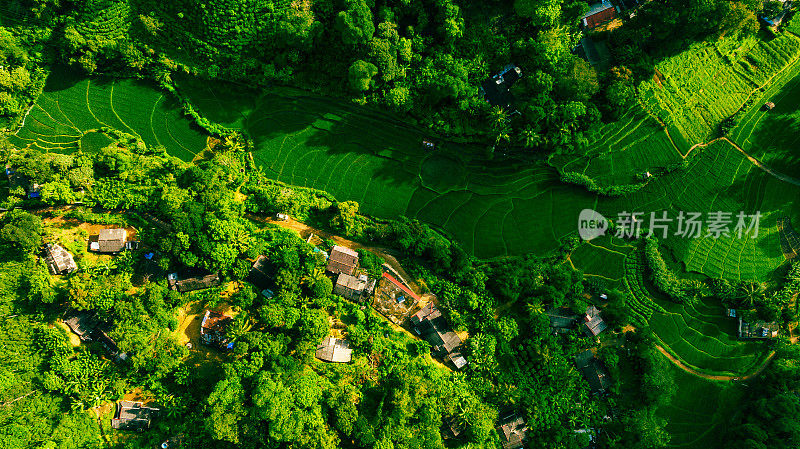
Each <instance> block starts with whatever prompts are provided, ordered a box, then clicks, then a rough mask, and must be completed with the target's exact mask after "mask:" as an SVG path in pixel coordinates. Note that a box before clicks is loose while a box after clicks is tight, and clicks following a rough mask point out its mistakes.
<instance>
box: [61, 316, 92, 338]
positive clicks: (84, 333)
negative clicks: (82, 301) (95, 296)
mask: <svg viewBox="0 0 800 449" xmlns="http://www.w3.org/2000/svg"><path fill="white" fill-rule="evenodd" d="M63 321H64V324H66V325H67V327H69V329H70V330H71V331H72V333H74V334H75V335H77V336H78V337H79V338H80V339H81V341H84V342H85V341H92V340H94V338H93V337H92V334H93V333H94V330H95V329H96V328H97V324H98V320H97V317H96V316H95V314H94V312H89V311H86V310H80V311H79V310H72V311H69V312H67V313H66V314H65V315H64V319H63Z"/></svg>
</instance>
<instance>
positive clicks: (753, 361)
mask: <svg viewBox="0 0 800 449" xmlns="http://www.w3.org/2000/svg"><path fill="white" fill-rule="evenodd" d="M654 300H655V302H656V303H658V304H659V305H660V306H661V307H662V308H663V309H664V310H665V313H661V312H656V313H654V314H653V316H652V317H651V319H650V327H651V328H652V329H653V332H654V333H655V334H656V336H657V337H658V340H659V341H660V343H661V345H662V346H663V347H664V349H666V350H667V351H668V352H670V353H672V355H673V356H675V357H677V358H678V359H680V360H681V361H682V362H683V363H684V364H685V365H687V366H689V367H691V368H694V369H695V370H697V371H700V372H703V373H706V374H712V375H732V376H741V375H745V374H747V373H749V372H751V371H754V370H755V369H756V368H757V367H758V365H759V364H760V362H762V361H763V358H764V357H765V356H766V352H765V348H764V345H763V344H761V343H760V342H757V341H740V340H738V337H737V328H738V323H739V321H738V320H737V319H735V318H730V317H727V316H725V308H724V307H723V306H722V304H721V303H720V301H719V300H717V299H714V298H704V299H702V300H698V301H695V302H694V303H693V304H688V305H679V304H675V303H673V302H670V301H666V300H660V299H658V298H654Z"/></svg>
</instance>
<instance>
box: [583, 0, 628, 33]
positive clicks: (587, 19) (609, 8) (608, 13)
mask: <svg viewBox="0 0 800 449" xmlns="http://www.w3.org/2000/svg"><path fill="white" fill-rule="evenodd" d="M617 13H619V8H617V7H616V6H614V5H612V4H611V2H609V1H608V0H603V1H601V2H600V3H595V4H593V5H590V6H589V11H588V12H587V13H586V14H584V16H583V18H582V19H581V23H582V24H583V26H584V27H585V28H586V29H589V30H593V29H595V28H597V27H599V26H600V25H602V24H604V23H607V22H610V21H612V20H614V19H616V18H617Z"/></svg>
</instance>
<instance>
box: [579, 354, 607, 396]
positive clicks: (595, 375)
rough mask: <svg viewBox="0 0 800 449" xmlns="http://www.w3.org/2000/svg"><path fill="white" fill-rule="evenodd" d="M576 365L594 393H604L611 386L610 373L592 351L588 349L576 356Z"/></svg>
mask: <svg viewBox="0 0 800 449" xmlns="http://www.w3.org/2000/svg"><path fill="white" fill-rule="evenodd" d="M575 365H576V366H577V367H578V370H579V371H580V372H581V374H582V375H583V378H584V379H586V381H587V382H589V386H590V387H591V389H592V392H594V393H602V392H604V391H606V389H607V388H608V387H610V386H611V378H610V377H609V375H608V372H607V371H606V369H605V367H604V366H603V363H602V362H601V361H600V360H598V359H597V357H595V356H594V353H593V352H592V351H591V350H588V349H587V350H586V351H583V352H581V353H579V354H578V355H576V356H575Z"/></svg>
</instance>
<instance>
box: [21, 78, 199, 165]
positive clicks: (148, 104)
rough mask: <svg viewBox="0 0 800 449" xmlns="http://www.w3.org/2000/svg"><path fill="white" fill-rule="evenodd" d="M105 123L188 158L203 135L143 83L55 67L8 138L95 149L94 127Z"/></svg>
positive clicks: (62, 148) (47, 146)
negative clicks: (91, 76)
mask: <svg viewBox="0 0 800 449" xmlns="http://www.w3.org/2000/svg"><path fill="white" fill-rule="evenodd" d="M101 127H110V128H115V129H117V130H120V131H123V132H126V133H129V134H133V135H135V136H138V137H139V138H141V139H142V140H144V142H145V143H146V144H147V145H149V146H155V145H163V146H164V147H165V148H166V149H167V151H169V153H170V154H172V155H174V156H178V157H180V158H181V159H183V160H191V159H192V158H193V157H194V155H195V154H196V153H198V152H199V151H201V150H202V149H203V148H204V147H205V143H206V136H205V135H204V133H203V132H201V131H200V130H198V129H196V128H195V127H194V126H193V125H191V123H190V122H189V121H188V120H186V119H184V118H183V117H182V114H181V109H180V107H178V105H177V104H176V103H175V102H174V101H172V100H170V99H169V98H168V97H165V96H164V95H163V94H161V93H160V92H159V91H157V90H155V89H153V88H152V87H150V86H149V85H146V84H142V83H139V82H136V81H132V80H113V81H112V80H107V79H101V80H95V79H80V78H75V77H74V76H72V75H71V74H70V73H68V72H66V71H55V72H53V74H51V75H50V77H49V78H48V82H47V85H46V87H45V90H44V92H43V93H42V94H41V95H40V96H39V98H38V99H37V101H36V104H35V105H34V106H33V108H32V109H31V111H30V112H29V113H28V115H27V117H26V118H25V124H24V126H23V127H22V128H21V129H20V130H19V131H18V132H17V133H16V134H15V135H14V136H12V137H11V138H10V140H11V142H12V143H13V144H15V145H17V146H20V147H27V146H33V147H37V148H41V149H43V150H46V151H54V152H65V153H69V152H73V151H76V150H77V149H78V147H79V145H82V146H83V147H84V148H85V149H87V150H95V149H97V148H99V146H100V145H102V142H103V141H104V140H103V139H102V137H99V136H98V135H97V134H98V133H97V132H95V131H96V130H98V129H99V128H101Z"/></svg>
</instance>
